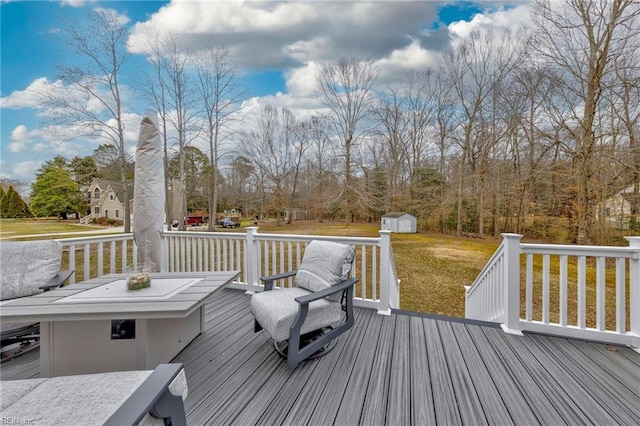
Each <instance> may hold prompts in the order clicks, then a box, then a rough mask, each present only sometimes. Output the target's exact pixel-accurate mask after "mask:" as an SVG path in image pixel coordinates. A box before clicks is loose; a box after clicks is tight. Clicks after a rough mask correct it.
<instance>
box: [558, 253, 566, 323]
mask: <svg viewBox="0 0 640 426" xmlns="http://www.w3.org/2000/svg"><path fill="white" fill-rule="evenodd" d="M567 264H568V263H567V256H566V255H562V256H560V302H559V305H560V306H559V309H560V325H561V326H563V327H566V326H567V310H568V300H567V277H568V272H567Z"/></svg>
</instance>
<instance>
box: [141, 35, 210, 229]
mask: <svg viewBox="0 0 640 426" xmlns="http://www.w3.org/2000/svg"><path fill="white" fill-rule="evenodd" d="M145 53H146V54H147V56H148V58H149V60H150V62H151V65H152V67H153V73H151V74H150V76H148V77H147V80H148V81H149V84H150V86H149V89H148V92H149V94H150V95H151V98H152V100H153V102H154V104H155V105H156V107H157V108H158V110H159V113H160V122H161V124H162V127H163V137H164V151H165V168H167V170H168V161H169V158H170V157H171V155H169V150H170V147H171V145H175V146H176V147H177V152H178V175H179V176H178V179H177V180H174V181H173V182H172V185H173V186H174V187H172V194H174V196H177V197H179V199H178V202H177V204H178V208H177V210H178V211H177V212H176V211H174V208H173V206H170V205H169V202H168V203H167V220H168V221H170V220H172V219H175V218H176V216H178V218H179V219H182V218H184V217H186V216H187V191H186V189H187V188H186V177H185V156H186V153H185V148H186V147H187V146H188V145H189V144H190V143H191V142H192V141H193V140H194V139H195V138H196V137H197V136H198V130H197V129H198V128H199V126H198V125H199V123H198V114H197V108H196V96H195V95H196V90H195V86H194V84H193V81H192V79H191V75H190V72H189V71H190V69H189V65H190V63H189V53H190V52H188V51H187V49H186V48H185V47H184V46H183V44H182V43H181V41H180V40H179V39H178V38H177V37H176V36H175V35H172V34H167V35H164V36H156V37H152V42H151V43H150V45H149V46H148V47H147V49H146V52H145ZM172 135H175V136H173V137H175V144H172V143H170V141H171V138H172ZM166 185H167V187H168V186H169V182H168V181H167V182H166ZM175 186H177V188H176V187H175ZM178 229H179V230H181V231H183V230H184V229H185V225H184V222H183V221H182V220H180V221H179V225H178Z"/></svg>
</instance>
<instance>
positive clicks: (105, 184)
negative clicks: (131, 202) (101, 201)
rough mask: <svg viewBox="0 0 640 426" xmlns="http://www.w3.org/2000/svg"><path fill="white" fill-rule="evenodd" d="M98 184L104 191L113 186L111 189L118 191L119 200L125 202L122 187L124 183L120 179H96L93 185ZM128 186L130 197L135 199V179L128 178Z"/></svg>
mask: <svg viewBox="0 0 640 426" xmlns="http://www.w3.org/2000/svg"><path fill="white" fill-rule="evenodd" d="M94 184H95V186H98V187H99V188H100V189H101V190H102V191H104V190H106V189H107V188H109V187H111V189H112V190H113V192H115V193H116V197H118V200H120V202H123V200H124V191H123V189H122V183H121V182H120V181H118V180H107V179H94V180H93V182H92V184H91V187H94ZM127 186H128V188H129V198H131V199H133V180H128V181H127Z"/></svg>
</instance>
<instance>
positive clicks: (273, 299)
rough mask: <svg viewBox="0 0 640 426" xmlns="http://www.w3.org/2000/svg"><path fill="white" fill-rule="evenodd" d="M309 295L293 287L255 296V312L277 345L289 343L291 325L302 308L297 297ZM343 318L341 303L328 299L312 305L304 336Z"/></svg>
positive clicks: (317, 301)
mask: <svg viewBox="0 0 640 426" xmlns="http://www.w3.org/2000/svg"><path fill="white" fill-rule="evenodd" d="M309 293H310V292H309V291H308V290H305V289H303V288H299V287H293V288H286V289H283V290H278V289H276V290H272V291H264V292H262V293H257V294H254V295H253V296H252V297H251V313H252V314H253V316H254V317H255V319H256V320H257V321H258V323H259V324H260V325H261V326H262V327H263V328H264V329H265V330H266V331H267V332H268V333H269V335H271V337H272V338H273V340H275V341H276V342H281V341H283V340H287V339H289V330H290V328H291V324H293V321H294V320H295V319H296V316H297V315H298V310H299V306H300V304H299V303H298V302H296V301H295V298H296V297H299V296H304V295H305V294H309ZM342 318H343V311H342V305H341V304H340V303H338V302H333V301H330V300H328V299H322V300H316V301H314V302H311V303H310V304H309V312H308V314H307V318H306V320H305V322H304V324H303V326H302V330H301V331H300V333H301V334H304V333H308V332H310V331H313V330H318V329H320V328H323V327H327V326H330V325H334V324H336V323H338V322H340V321H341V320H342Z"/></svg>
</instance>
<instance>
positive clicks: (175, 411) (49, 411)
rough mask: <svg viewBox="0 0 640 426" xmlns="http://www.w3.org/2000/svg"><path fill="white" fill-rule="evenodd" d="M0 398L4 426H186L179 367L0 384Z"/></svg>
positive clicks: (184, 384) (183, 378)
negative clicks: (21, 425) (15, 425)
mask: <svg viewBox="0 0 640 426" xmlns="http://www.w3.org/2000/svg"><path fill="white" fill-rule="evenodd" d="M0 396H1V398H0V411H1V412H2V419H3V422H10V423H7V424H34V425H83V426H85V425H103V424H104V425H114V426H116V425H117V426H124V425H166V424H170V425H172V426H181V425H186V417H185V410H184V400H185V399H186V397H187V380H186V376H185V373H184V369H183V366H182V364H160V365H159V366H158V367H157V368H156V369H155V370H143V371H119V372H115V373H98V374H82V375H75V376H60V377H53V378H42V379H25V380H6V381H0Z"/></svg>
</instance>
